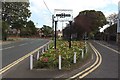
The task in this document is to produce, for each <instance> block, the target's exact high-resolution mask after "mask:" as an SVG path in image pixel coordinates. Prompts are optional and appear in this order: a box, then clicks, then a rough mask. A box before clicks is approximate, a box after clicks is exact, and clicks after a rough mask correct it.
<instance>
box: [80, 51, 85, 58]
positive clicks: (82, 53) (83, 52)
mask: <svg viewBox="0 0 120 80" xmlns="http://www.w3.org/2000/svg"><path fill="white" fill-rule="evenodd" d="M80 50H81V51H82V59H83V58H84V51H83V49H80Z"/></svg>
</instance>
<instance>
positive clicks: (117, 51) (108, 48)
mask: <svg viewBox="0 0 120 80" xmlns="http://www.w3.org/2000/svg"><path fill="white" fill-rule="evenodd" d="M94 42H96V41H94ZM96 43H97V44H99V45H101V46H103V47H106V48H108V49H110V50H112V51H114V52H115V53H118V54H120V52H118V51H117V50H115V49H112V48H110V47H108V46H105V45H103V44H101V43H99V42H96Z"/></svg>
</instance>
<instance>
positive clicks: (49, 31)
mask: <svg viewBox="0 0 120 80" xmlns="http://www.w3.org/2000/svg"><path fill="white" fill-rule="evenodd" d="M41 31H42V32H43V34H44V36H46V37H50V36H52V34H53V29H52V28H51V27H49V26H46V25H43V27H42V28H41Z"/></svg>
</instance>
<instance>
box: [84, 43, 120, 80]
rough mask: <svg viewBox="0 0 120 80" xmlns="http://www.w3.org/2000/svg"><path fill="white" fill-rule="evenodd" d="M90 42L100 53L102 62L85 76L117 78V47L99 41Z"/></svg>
mask: <svg viewBox="0 0 120 80" xmlns="http://www.w3.org/2000/svg"><path fill="white" fill-rule="evenodd" d="M91 43H92V44H93V46H94V47H95V48H96V49H97V50H98V51H99V53H100V54H101V56H102V63H101V65H100V66H99V67H98V68H97V69H96V70H95V71H93V72H92V73H90V74H89V75H87V76H86V77H85V78H114V79H115V78H118V66H119V64H118V56H119V55H120V53H118V52H117V48H115V47H114V48H110V47H113V46H112V45H110V44H104V43H102V42H100V41H92V42H91ZM114 79H113V80H114Z"/></svg>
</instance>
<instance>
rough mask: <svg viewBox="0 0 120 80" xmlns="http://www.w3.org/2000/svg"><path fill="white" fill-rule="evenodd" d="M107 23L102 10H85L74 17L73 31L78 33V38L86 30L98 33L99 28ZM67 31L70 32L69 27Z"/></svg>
mask: <svg viewBox="0 0 120 80" xmlns="http://www.w3.org/2000/svg"><path fill="white" fill-rule="evenodd" d="M106 23H107V21H106V18H105V16H104V14H103V13H102V12H101V11H95V10H85V11H81V12H80V13H79V15H77V16H76V17H75V18H74V23H73V24H72V26H70V27H71V33H72V34H75V33H76V34H77V38H82V37H83V34H84V33H85V32H87V33H91V32H92V33H96V32H98V31H99V28H100V27H102V26H103V25H105V24H106ZM65 29H66V30H64V33H66V32H65V31H67V32H69V31H68V29H67V27H66V28H65ZM92 33H91V34H92Z"/></svg>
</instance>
